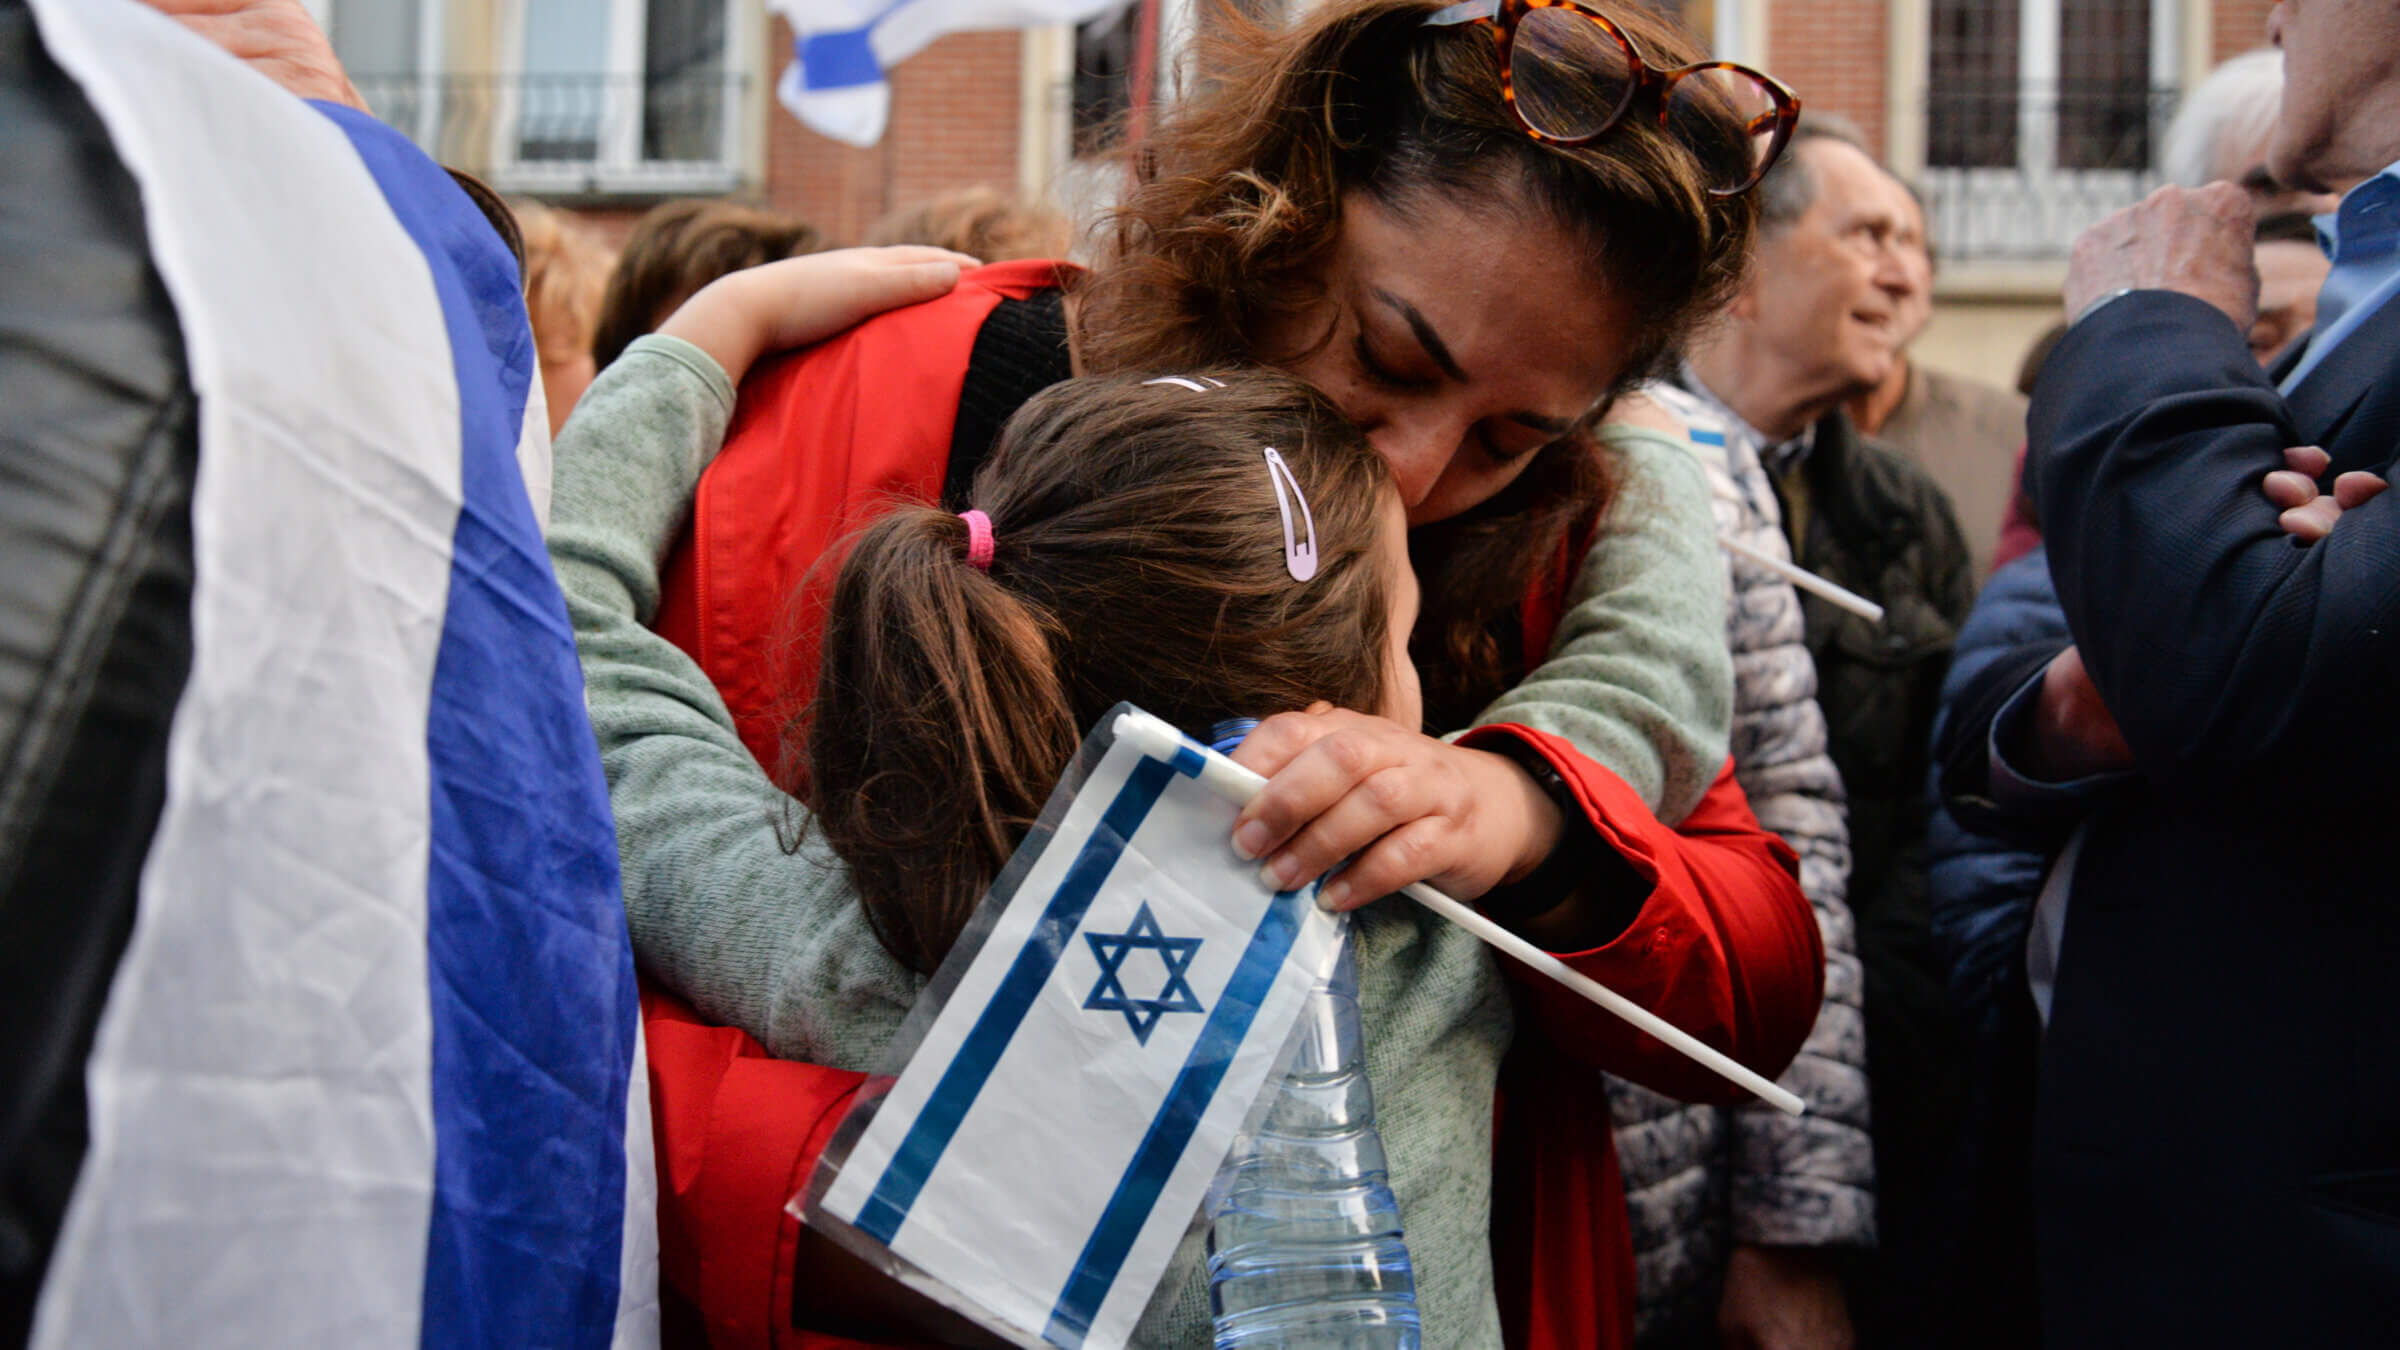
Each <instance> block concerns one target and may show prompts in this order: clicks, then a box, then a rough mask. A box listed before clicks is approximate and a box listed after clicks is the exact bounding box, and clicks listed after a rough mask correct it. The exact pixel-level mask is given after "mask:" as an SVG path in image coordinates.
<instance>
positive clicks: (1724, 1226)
mask: <svg viewBox="0 0 2400 1350" xmlns="http://www.w3.org/2000/svg"><path fill="white" fill-rule="evenodd" d="M1645 395H1646V397H1647V398H1648V399H1649V400H1650V402H1651V403H1652V404H1653V405H1654V406H1655V407H1656V409H1657V410H1658V411H1659V412H1660V413H1663V414H1664V415H1665V417H1666V418H1667V419H1670V420H1672V421H1675V422H1680V423H1681V424H1683V426H1684V427H1685V428H1686V430H1687V433H1688V435H1689V438H1690V448H1691V449H1692V450H1693V451H1695V452H1696V453H1697V454H1698V456H1699V458H1700V462H1701V465H1702V466H1703V467H1704V468H1705V469H1706V470H1707V474H1708V481H1709V488H1710V493H1711V496H1712V498H1713V503H1712V504H1713V506H1714V508H1715V511H1716V520H1717V529H1718V532H1719V533H1720V534H1722V535H1724V536H1727V537H1730V538H1733V539H1737V540H1739V541H1740V542H1742V543H1744V544H1747V545H1749V546H1750V547H1751V548H1753V549H1755V550H1757V551H1759V552H1762V553H1765V554H1767V555H1769V556H1771V557H1775V558H1782V559H1788V558H1789V557H1790V552H1791V550H1790V546H1789V545H1788V544H1787V543H1786V541H1785V539H1784V534H1783V513H1782V508H1781V507H1780V506H1779V505H1778V504H1777V502H1776V498H1775V489H1774V486H1773V484H1772V483H1770V482H1769V481H1768V478H1767V474H1766V470H1765V468H1764V467H1763V466H1761V464H1760V463H1759V460H1758V455H1757V454H1756V452H1754V451H1752V450H1751V449H1750V448H1749V447H1748V445H1747V444H1746V443H1743V442H1741V441H1739V440H1732V441H1731V442H1730V443H1729V438H1728V437H1727V436H1726V435H1725V429H1724V424H1723V422H1722V420H1721V419H1720V418H1719V417H1718V415H1717V414H1715V413H1714V412H1712V411H1710V410H1709V409H1708V407H1707V405H1706V404H1704V403H1702V402H1701V401H1700V400H1699V399H1697V398H1695V397H1693V396H1692V395H1691V394H1688V393H1686V392H1684V391H1683V390H1681V389H1677V388H1675V387H1673V386H1671V385H1657V386H1653V387H1651V388H1649V389H1648V390H1646V391H1645ZM1609 434H1611V435H1618V436H1621V435H1625V434H1628V433H1627V432H1626V431H1625V430H1624V429H1622V428H1613V427H1612V428H1611V429H1610V433H1609ZM1723 556H1724V559H1725V567H1726V597H1727V604H1726V613H1725V637H1726V642H1727V644H1728V645H1729V646H1730V647H1731V648H1732V649H1733V661H1734V715H1733V763H1734V772H1735V775H1736V777H1737V778H1739V780H1740V781H1741V785H1742V791H1743V792H1744V793H1746V794H1747V795H1748V796H1749V798H1750V804H1751V809H1752V810H1753V811H1755V812H1756V813H1757V814H1758V818H1759V823H1761V824H1763V825H1765V826H1766V827H1767V828H1768V829H1770V830H1773V831H1775V832H1776V833H1777V834H1779V835H1781V836H1782V837H1783V840H1784V842H1785V843H1788V844H1790V845H1791V846H1792V848H1793V850H1794V851H1795V852H1797V853H1798V854H1799V855H1800V884H1801V889H1802V890H1803V891H1805V892H1806V893H1807V895H1808V899H1809V903H1810V904H1811V905H1812V906H1814V908H1815V909H1816V913H1817V923H1818V925H1819V926H1820V927H1821V928H1822V929H1823V930H1824V934H1825V966H1826V969H1825V999H1824V1005H1823V1007H1822V1009H1821V1010H1820V1011H1819V1012H1818V1015H1817V1024H1816V1027H1815V1029H1814V1030H1813V1031H1811V1032H1810V1033H1809V1038H1808V1041H1807V1043H1806V1044H1805V1045H1803V1046H1802V1047H1801V1050H1800V1056H1799V1058H1798V1059H1796V1060H1794V1061H1793V1063H1792V1066H1791V1068H1789V1069H1788V1070H1786V1071H1785V1073H1784V1075H1783V1078H1782V1079H1781V1082H1782V1084H1783V1086H1785V1087H1787V1088H1790V1089H1791V1090H1792V1091H1794V1092H1797V1093H1799V1094H1800V1096H1801V1097H1802V1098H1803V1099H1805V1100H1806V1101H1807V1102H1808V1114H1807V1115H1805V1116H1799V1117H1793V1116H1786V1115H1783V1114H1782V1113H1780V1112H1777V1111H1775V1110H1774V1109H1772V1108H1770V1107H1766V1106H1763V1105H1760V1104H1757V1103H1752V1104H1749V1105H1746V1106H1740V1107H1731V1108H1728V1107H1719V1106H1706V1105H1690V1104H1687V1103H1684V1102H1678V1101H1675V1100H1673V1099H1672V1098H1669V1097H1665V1096H1662V1095H1660V1094H1658V1093H1655V1092H1652V1091H1650V1090H1649V1089H1647V1088H1644V1087H1640V1086H1637V1085H1635V1084H1633V1083H1629V1082H1626V1081H1624V1080H1622V1079H1618V1078H1613V1077H1612V1078H1610V1079H1609V1080H1608V1096H1609V1112H1610V1115H1611V1117H1612V1118H1613V1121H1614V1124H1615V1126H1616V1138H1617V1153H1618V1157H1619V1159H1620V1161H1621V1164H1622V1166H1623V1169H1624V1177H1625V1199H1626V1206H1627V1211H1628V1213H1627V1217H1628V1220H1629V1223H1630V1227H1631V1230H1632V1237H1633V1247H1634V1261H1635V1273H1636V1278H1637V1280H1638V1282H1639V1299H1638V1303H1637V1305H1636V1310H1635V1318H1636V1336H1637V1344H1638V1345H1640V1346H1643V1347H1671V1346H1697V1345H1707V1346H1714V1345H1716V1344H1718V1343H1719V1335H1720V1331H1721V1332H1722V1334H1723V1335H1724V1336H1725V1337H1726V1338H1727V1339H1726V1341H1725V1343H1726V1344H1732V1345H1743V1344H1761V1345H1767V1344H1789V1343H1793V1342H1794V1341H1795V1340H1797V1341H1798V1342H1799V1343H1801V1344H1808V1345H1814V1346H1821V1347H1828V1348H1831V1347H1844V1346H1848V1345H1849V1344H1850V1343H1851V1333H1850V1319H1849V1313H1848V1308H1847V1304H1846V1302H1845V1300H1844V1297H1843V1293H1842V1284H1841V1279H1840V1269H1839V1267H1840V1264H1841V1261H1840V1253H1841V1252H1843V1251H1844V1250H1845V1249H1847V1250H1857V1249H1863V1248H1866V1247H1871V1246H1872V1245H1873V1244H1874V1241H1875V1161H1874V1150H1873V1147H1872V1144H1871V1142H1870V1140H1869V1137H1868V1134H1867V1125H1868V1120H1867V1071H1866V1062H1867V1058H1866V1033H1865V1027H1864V1023H1863V1020H1862V1017H1861V1013H1860V1010H1859V986H1860V974H1859V965H1858V956H1857V951H1856V944H1855V942H1854V940H1853V936H1852V929H1851V919H1850V907H1849V904H1848V902H1847V899H1846V897H1845V889H1846V886H1847V883H1848V881H1849V876H1850V832H1849V827H1848V824H1847V822H1846V820H1845V817H1844V807H1843V798H1842V780H1841V775H1840V774H1839V773H1838V772H1837V771H1836V770H1835V769H1834V767H1833V761H1832V759H1831V758H1830V757H1828V756H1827V754H1826V749H1825V744H1826V737H1825V715H1824V712H1823V710H1821V709H1820V708H1819V707H1818V706H1817V698H1816V694H1817V672H1816V664H1815V662H1814V661H1812V660H1811V659H1810V657H1809V654H1808V647H1807V644H1806V643H1805V641H1804V640H1803V637H1804V634H1803V625H1802V619H1801V610H1800V597H1799V595H1798V593H1797V592H1795V591H1794V590H1793V589H1792V586H1791V583H1790V582H1787V581H1785V580H1783V579H1782V578H1781V577H1778V576H1776V575H1775V574H1774V573H1773V572H1770V571H1769V570H1767V568H1765V567H1764V566H1762V565H1760V564H1759V563H1757V562H1754V561H1752V560H1750V559H1747V558H1743V557H1741V556H1739V555H1738V554H1736V553H1734V552H1733V551H1731V550H1725V551H1724V553H1723ZM1778 1332H1780V1334H1776V1333H1778Z"/></svg>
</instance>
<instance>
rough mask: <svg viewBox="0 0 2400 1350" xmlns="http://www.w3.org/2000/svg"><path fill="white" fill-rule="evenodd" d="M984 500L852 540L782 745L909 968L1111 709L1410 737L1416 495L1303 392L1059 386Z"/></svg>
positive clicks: (985, 479) (1198, 383)
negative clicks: (1327, 721) (1291, 721)
mask: <svg viewBox="0 0 2400 1350" xmlns="http://www.w3.org/2000/svg"><path fill="white" fill-rule="evenodd" d="M966 506H967V509H966V510H963V511H957V512H953V511H950V510H947V509H944V508H941V507H935V506H919V505H910V506H899V507H895V508H893V509H892V510H891V511H890V512H889V513H888V514H886V515H884V516H882V517H880V518H878V519H877V520H876V521H875V522H874V523H873V524H871V525H869V526H868V527H867V528H866V530H865V532H864V533H863V534H861V535H859V536H858V537H857V539H856V541H855V542H854V543H853V544H852V545H851V546H850V548H849V551H848V554H847V555H846V556H845V557H844V558H843V560H842V564H841V570H840V575H839V578H838V580H837V581H836V582H835V583H834V587H833V595H832V599H831V603H830V606H829V608H828V611H827V615H826V622H825V630H824V637H823V640H822V641H823V645H822V658H821V665H820V666H819V670H818V678H817V691H816V698H815V701H814V702H813V704H811V706H810V709H809V711H808V712H807V713H806V714H805V715H804V716H803V717H802V718H801V719H800V720H799V723H798V724H797V726H796V734H795V735H794V737H793V738H792V741H793V742H794V745H793V747H792V748H796V749H799V750H801V751H803V752H804V753H805V756H806V764H807V774H806V780H807V783H808V794H807V795H808V798H809V801H810V811H811V812H812V815H811V816H810V818H809V820H810V823H812V824H813V827H814V828H815V829H816V830H817V831H818V832H820V833H821V834H822V835H823V837H824V839H825V841H826V843H827V844H829V845H830V846H831V847H832V849H833V851H834V853H835V854H837V855H839V856H840V857H841V859H842V860H843V861H844V862H845V863H847V864H848V865H849V869H850V878H851V881H852V882H853V884H855V885H856V886H857V888H858V894H859V900H860V903H861V904H862V906H863V907H864V908H865V911H866V915H867V920H868V922H869V923H870V924H871V925H872V926H873V927H874V930H875V933H876V935H877V936H878V937H879V938H880V939H881V940H882V942H883V945H884V947H885V949H886V950H888V951H889V952H890V953H891V954H892V956H893V957H894V958H895V959H896V960H898V961H899V962H900V963H901V964H903V965H905V966H907V967H909V968H910V969H912V970H915V971H919V972H928V971H931V970H932V969H933V968H934V967H935V966H937V965H938V964H940V962H941V958H942V955H943V953H944V952H946V951H947V950H948V948H949V945H950V942H951V940H952V939H953V938H955V937H956V936H957V934H958V931H959V929H960V928H961V927H962V926H963V925H964V924H965V922H966V919H967V916H968V915H969V914H970V913H971V912H972V911H973V910H974V908H975V905H976V903H977V902H978V901H979V900H980V899H981V898H982V895H983V892H984V890H985V889H986V888H987V887H988V886H989V885H990V884H991V881H992V878H993V877H994V876H995V875H997V874H998V872H999V870H1000V867H1001V865H1002V864H1003V863H1005V862H1006V861H1007V860H1008V855H1009V853H1010V852H1011V851H1012V850H1013V849H1014V848H1015V847H1016V844H1017V842H1018V840H1019V839H1021V838H1022V837H1023V836H1024V833H1025V831H1026V829H1027V828H1028V827H1030V826H1031V825H1032V824H1033V821H1034V819H1035V817H1036V816H1038V815H1039V814H1040V812H1041V809H1042V805H1043V803H1044V802H1045V801H1046V800H1047V799H1048V798H1049V795H1050V790H1051V788H1052V787H1053V786H1054V785H1056V783H1057V782H1058V780H1059V778H1060V777H1061V775H1063V774H1064V772H1065V770H1066V767H1067V763H1068V761H1069V760H1070V759H1071V758H1073V756H1074V753H1075V748H1076V746H1077V745H1078V744H1079V743H1080V742H1081V741H1082V739H1083V736H1084V733H1085V732H1086V731H1088V730H1089V729H1090V728H1091V727H1092V726H1094V725H1095V724H1096V723H1097V722H1098V721H1099V720H1100V718H1101V716H1102V715H1103V714H1104V713H1106V712H1107V710H1108V709H1109V708H1110V707H1112V706H1113V705H1115V704H1116V703H1118V702H1120V701H1130V702H1132V703H1135V704H1138V705H1140V706H1141V707H1143V708H1145V709H1147V710H1149V711H1150V712H1153V713H1156V714H1157V715H1159V716H1160V717H1163V718H1165V719H1167V720H1168V721H1169V722H1172V723H1174V724H1176V725H1178V726H1181V727H1183V728H1185V729H1186V730H1189V731H1193V732H1197V733H1203V734H1205V733H1206V732H1207V730H1208V729H1209V728H1210V727H1211V726H1212V725H1214V724H1215V723H1217V722H1221V721H1224V720H1226V719H1228V718H1233V717H1265V716H1268V715H1271V714H1273V713H1278V712H1284V711H1288V710H1293V709H1300V708H1306V707H1308V706H1309V705H1311V704H1313V703H1316V702H1319V701H1325V702H1331V703H1335V704H1339V705H1341V706H1344V707H1351V708H1364V709H1369V710H1375V711H1381V712H1383V713H1385V714H1387V715H1389V716H1392V717H1395V718H1400V719H1404V720H1406V721H1409V722H1412V723H1413V722H1414V721H1415V720H1416V719H1417V704H1416V698H1417V694H1416V687H1417V685H1416V671H1415V667H1414V666H1413V665H1411V664H1410V662H1409V659H1408V651H1407V642H1408V632H1409V627H1410V624H1411V623H1412V622H1413V620H1414V618H1415V609H1416V579H1415V577H1414V575H1413V574H1412V573H1411V572H1410V570H1409V567H1408V551H1407V524H1406V521H1405V519H1404V518H1403V512H1402V510H1401V505H1400V497H1399V494H1398V492H1397V491H1396V490H1395V489H1394V488H1393V486H1392V484H1391V476H1390V474H1389V473H1388V472H1387V471H1386V470H1385V469H1384V467H1383V462H1382V461H1381V460H1380V459H1378V458H1376V456H1375V453H1374V451H1372V450H1371V449H1369V448H1368V446H1367V443H1366V439H1365V438H1364V437H1363V436H1361V435H1360V434H1359V433H1358V431H1357V429H1356V428H1354V427H1352V426H1351V424H1350V423H1349V421H1348V420H1347V419H1345V418H1343V417H1342V416H1341V415H1340V414H1339V413H1338V412H1336V411H1335V410H1334V408H1333V407H1332V405H1331V404H1329V403H1327V402H1326V401H1325V399H1324V397H1323V396H1322V395H1320V394H1318V393H1317V392H1316V391H1314V390H1313V389H1310V388H1309V387H1308V386H1307V385H1305V384H1302V383H1300V382H1299V381H1298V380H1295V379H1292V378H1291V377H1289V376H1285V375H1279V374H1276V373H1273V372H1270V371H1262V370H1252V371H1242V372H1234V371H1223V372H1219V373H1218V374H1216V375H1199V376H1178V377H1171V378H1142V377H1139V376H1107V377H1094V378H1089V379H1080V380H1070V381H1068V382H1066V383H1064V384H1059V385H1054V386H1052V387H1051V388H1049V389H1048V390H1045V391H1044V392H1042V393H1040V394H1037V395H1035V396H1034V398H1033V400H1032V401H1031V402H1030V403H1028V404H1026V405H1025V407H1024V409H1023V410H1022V411H1021V412H1019V413H1018V414H1017V415H1016V416H1015V417H1014V418H1013V419H1011V420H1010V422H1009V423H1008V425H1007V427H1006V428H1005V429H1004V430H1003V431H1002V433H1001V437H1000V441H999V444H998V445H996V446H995V447H994V448H993V450H992V453H991V457H990V458H989V459H988V460H986V461H985V463H984V465H983V467H982V469H981V471H980V472H978V473H977V474H976V475H975V479H974V485H973V487H972V488H971V489H970V490H969V491H968V493H967V499H966ZM1287 530H1288V531H1290V536H1289V537H1290V538H1291V539H1292V541H1293V543H1292V545H1291V546H1290V547H1287V546H1286V544H1285V543H1284V540H1285V538H1286V532H1287ZM1294 549H1306V550H1308V551H1307V552H1306V553H1305V554H1301V555H1296V554H1295V553H1294V552H1293V550H1294ZM1296 557H1298V558H1299V559H1300V561H1297V562H1296V561H1295V558H1296ZM1312 563H1313V567H1312V565H1311V564H1312ZM787 753H788V751H787Z"/></svg>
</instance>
